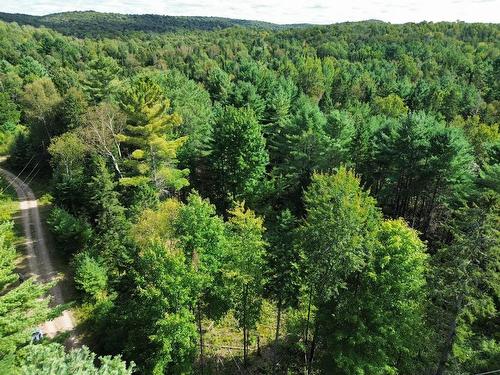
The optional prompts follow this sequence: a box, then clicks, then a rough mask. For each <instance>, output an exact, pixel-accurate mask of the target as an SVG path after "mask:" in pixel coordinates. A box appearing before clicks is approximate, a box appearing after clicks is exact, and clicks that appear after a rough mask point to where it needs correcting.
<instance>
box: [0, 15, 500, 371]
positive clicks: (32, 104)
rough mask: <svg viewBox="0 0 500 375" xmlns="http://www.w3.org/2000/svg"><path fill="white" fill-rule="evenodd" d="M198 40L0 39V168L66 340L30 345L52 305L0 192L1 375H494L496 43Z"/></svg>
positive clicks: (478, 31) (333, 31) (6, 30)
mask: <svg viewBox="0 0 500 375" xmlns="http://www.w3.org/2000/svg"><path fill="white" fill-rule="evenodd" d="M73 16H75V17H78V13H76V15H73ZM83 16H85V17H88V14H87V13H84V14H83ZM20 20H22V17H21V18H18V19H17V21H18V22H20ZM84 21H85V19H84V20H82V22H84ZM85 22H86V21H85ZM113 22H114V21H113ZM196 22H198V21H196V20H193V21H192V22H191V21H190V20H189V18H186V24H185V26H183V27H182V28H181V29H177V28H172V29H168V30H165V29H161V30H160V29H154V27H153V26H154V25H153V26H151V27H149V26H148V27H145V28H141V27H139V26H138V29H136V30H134V33H133V34H125V31H123V33H122V32H121V31H120V28H118V27H117V26H116V24H115V23H112V24H110V25H108V26H106V25H105V21H101V22H100V24H101V25H104V26H102V30H108V31H109V30H112V33H111V34H109V33H108V32H105V33H103V34H99V32H94V33H92V32H90V33H89V34H86V33H85V32H82V31H81V30H80V31H78V30H77V29H76V27H75V31H74V32H64V33H65V34H72V35H73V36H72V35H63V34H61V33H60V32H59V31H55V30H53V29H50V28H48V27H50V25H48V26H47V27H40V28H38V27H34V26H31V25H22V24H18V23H7V22H1V21H0V154H3V155H6V156H8V159H7V160H6V162H5V163H4V164H3V167H4V168H5V169H8V170H10V171H11V172H13V173H15V174H16V175H19V176H21V177H22V178H23V179H24V180H25V181H26V182H32V183H36V184H37V185H38V186H39V189H41V190H42V192H43V194H44V199H45V200H47V202H48V203H49V207H50V208H49V211H48V212H47V215H46V218H45V220H46V225H47V226H48V228H49V229H50V234H51V237H52V238H53V243H54V246H55V251H56V252H57V254H58V257H59V258H60V259H61V260H62V262H63V263H64V264H65V269H66V275H65V277H66V278H69V279H70V280H72V285H74V289H75V293H74V300H73V301H72V302H71V304H70V308H71V310H72V311H73V313H74V315H75V317H76V318H77V323H78V326H77V332H78V336H79V341H80V345H79V347H77V348H73V349H71V350H69V349H66V350H65V348H64V346H63V345H62V342H63V339H58V338H57V337H56V338H54V339H48V338H47V339H44V340H42V342H41V343H39V344H33V343H30V339H31V331H32V330H33V328H34V327H36V326H37V325H38V324H40V323H41V322H44V321H46V320H47V319H51V318H52V317H54V316H57V315H58V314H59V313H60V311H61V309H63V308H67V306H54V304H53V303H51V302H50V296H49V294H48V290H49V289H50V288H51V287H52V284H51V283H40V282H36V281H34V279H32V278H28V279H20V278H19V275H18V274H17V273H16V272H15V269H16V259H18V258H19V256H20V255H19V252H20V250H16V241H18V240H16V236H17V234H16V225H14V224H13V220H14V219H15V210H16V208H15V206H16V199H17V198H16V196H15V194H14V193H13V191H12V189H11V188H9V186H8V184H7V183H6V181H5V180H2V179H0V312H1V314H0V373H2V374H49V373H50V374H52V373H53V374H76V373H77V370H78V371H81V372H78V373H82V374H83V373H85V374H109V375H111V374H115V375H125V374H132V373H137V374H155V375H159V374H170V375H177V374H306V375H312V374H340V375H372V374H374V375H376V374H380V375H382V374H387V375H395V374H400V375H421V374H428V375H444V374H453V375H465V374H471V375H472V374H478V373H483V372H488V371H495V370H499V369H500V343H499V339H500V316H499V313H498V310H499V305H500V300H499V293H500V280H499V267H500V247H499V228H500V225H499V224H500V220H499V218H500V211H499V208H500V164H499V162H500V134H499V123H500V25H498V24H467V23H462V22H456V23H426V22H423V23H419V24H402V25H392V24H389V23H383V22H379V21H365V22H355V23H345V24H335V25H329V26H307V27H306V26H303V27H296V28H287V27H282V28H273V27H253V26H252V27H246V25H244V24H243V25H241V24H238V23H235V24H231V25H229V26H231V27H228V28H226V27H225V26H224V27H213V28H212V27H209V29H208V30H203V28H202V29H200V27H197V26H196ZM20 23H22V22H20ZM71 25H72V24H71V23H67V24H65V25H64V27H65V28H71ZM138 25H140V24H138ZM193 25H194V26H193ZM36 26H39V25H36ZM254 26H255V25H254ZM125 29H126V28H125ZM152 31H154V32H152ZM167 31H168V32H167ZM74 35H77V36H74Z"/></svg>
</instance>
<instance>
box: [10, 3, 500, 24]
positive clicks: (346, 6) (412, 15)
mask: <svg viewBox="0 0 500 375" xmlns="http://www.w3.org/2000/svg"><path fill="white" fill-rule="evenodd" d="M73 10H95V11H99V12H114V13H125V14H161V15H171V16H218V17H229V18H239V19H251V20H260V21H268V22H274V23H280V24H286V23H315V24H330V23H336V22H345V21H362V20H367V19H378V20H381V21H386V22H391V23H404V22H420V21H435V22H436V21H457V20H460V21H465V22H494V23H500V0H243V1H242V0H85V1H83V0H0V11H1V12H8V13H25V14H33V15H44V14H49V13H56V12H66V11H73Z"/></svg>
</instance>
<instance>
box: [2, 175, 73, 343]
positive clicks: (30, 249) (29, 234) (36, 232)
mask: <svg viewBox="0 0 500 375" xmlns="http://www.w3.org/2000/svg"><path fill="white" fill-rule="evenodd" d="M0 174H2V175H3V176H4V177H5V178H6V179H7V180H8V181H9V183H10V184H11V185H12V187H13V188H14V189H15V191H16V193H17V196H18V198H19V203H20V208H21V212H20V213H21V222H22V227H23V231H24V235H25V246H26V256H27V260H28V266H29V271H30V275H29V276H34V277H36V278H37V279H38V280H39V281H42V282H48V281H52V280H55V279H56V278H57V276H58V273H57V272H56V270H55V269H54V267H53V262H52V259H51V257H52V256H53V254H51V253H50V252H49V250H48V249H47V245H46V241H45V234H44V232H43V227H42V222H41V221H40V212H39V210H38V202H37V200H36V197H35V195H34V194H33V191H32V190H31V188H30V187H29V186H28V185H27V184H25V183H24V182H23V181H22V180H21V179H20V178H17V177H16V176H15V175H14V174H12V173H11V172H9V171H7V170H5V169H3V168H0ZM50 293H51V295H52V297H53V302H54V303H55V304H56V305H59V304H62V303H65V302H67V301H64V298H63V291H62V288H61V285H60V282H58V283H57V284H56V285H55V286H54V287H53V288H52V289H51V291H50ZM74 327H75V320H74V318H73V315H72V313H71V311H69V310H65V311H64V312H63V313H62V315H61V316H59V317H57V318H56V319H54V320H51V321H48V322H45V323H44V324H43V325H42V330H43V332H44V333H45V334H46V335H47V336H48V337H54V336H55V335H56V334H58V333H61V332H66V331H73V329H74ZM67 345H68V346H70V347H72V346H75V345H76V338H75V336H74V335H73V334H70V337H69V338H68V342H67Z"/></svg>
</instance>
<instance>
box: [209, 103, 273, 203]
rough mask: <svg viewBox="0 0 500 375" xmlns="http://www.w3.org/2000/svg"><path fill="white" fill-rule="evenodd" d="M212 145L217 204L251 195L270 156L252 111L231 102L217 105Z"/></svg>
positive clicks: (262, 177) (250, 197)
mask: <svg viewBox="0 0 500 375" xmlns="http://www.w3.org/2000/svg"><path fill="white" fill-rule="evenodd" d="M211 149H212V153H211V155H210V161H211V165H212V169H213V173H214V178H215V180H214V182H213V189H214V196H215V202H217V203H218V204H219V205H220V206H219V207H222V208H226V207H228V205H229V203H230V202H231V200H237V199H247V200H250V199H252V198H254V197H255V194H256V193H257V191H258V189H259V187H260V186H261V184H262V182H263V180H264V177H265V172H266V165H267V163H268V160H269V156H268V154H267V151H266V149H265V139H264V137H263V136H262V131H261V127H260V125H259V123H258V122H257V119H256V118H255V115H254V113H253V111H252V110H250V109H247V108H240V109H237V108H234V107H231V106H229V107H226V108H224V109H220V110H219V113H218V116H217V119H216V124H215V126H214V133H213V140H212V145H211Z"/></svg>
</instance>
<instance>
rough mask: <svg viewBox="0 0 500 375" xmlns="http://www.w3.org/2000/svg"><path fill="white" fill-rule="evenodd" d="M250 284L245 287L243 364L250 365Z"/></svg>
mask: <svg viewBox="0 0 500 375" xmlns="http://www.w3.org/2000/svg"><path fill="white" fill-rule="evenodd" d="M247 298H248V285H245V287H244V289H243V365H244V366H245V367H247V365H248V329H247Z"/></svg>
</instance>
